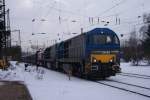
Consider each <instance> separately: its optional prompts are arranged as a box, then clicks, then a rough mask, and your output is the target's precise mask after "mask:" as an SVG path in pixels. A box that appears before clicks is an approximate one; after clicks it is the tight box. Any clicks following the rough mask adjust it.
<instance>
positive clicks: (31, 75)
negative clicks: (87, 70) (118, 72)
mask: <svg viewBox="0 0 150 100" xmlns="http://www.w3.org/2000/svg"><path fill="white" fill-rule="evenodd" d="M15 63H16V62H11V64H12V66H13V67H11V69H9V70H8V71H1V70H0V79H2V80H12V81H13V80H19V81H23V82H24V84H26V85H27V87H28V89H29V91H30V93H31V95H32V98H33V100H149V98H146V97H142V96H140V95H136V94H133V93H129V92H125V91H121V90H118V89H115V88H111V87H108V86H104V85H101V84H98V83H94V82H91V81H87V80H83V79H79V78H76V77H71V80H70V81H69V79H68V77H67V75H65V74H63V73H59V72H55V71H51V70H48V69H44V68H40V72H39V71H38V72H37V71H36V68H35V66H29V67H28V70H27V71H25V70H24V63H21V64H19V65H15ZM128 65H129V64H128V63H123V64H121V66H122V70H123V71H125V72H133V73H138V72H141V73H142V71H144V72H143V73H145V74H147V75H148V74H149V75H150V73H148V70H149V71H150V68H147V69H143V67H142V68H141V69H142V70H141V69H136V68H135V67H131V66H128ZM138 70H139V71H138ZM134 71H135V72H134ZM146 72H147V73H146ZM40 73H43V74H40ZM42 77H43V78H42ZM112 78H114V79H118V80H121V77H118V76H116V77H112ZM124 79H125V78H124ZM122 80H123V79H122ZM126 80H128V78H127V77H126ZM130 81H131V82H132V81H134V80H133V79H132V80H130ZM143 82H144V81H143Z"/></svg>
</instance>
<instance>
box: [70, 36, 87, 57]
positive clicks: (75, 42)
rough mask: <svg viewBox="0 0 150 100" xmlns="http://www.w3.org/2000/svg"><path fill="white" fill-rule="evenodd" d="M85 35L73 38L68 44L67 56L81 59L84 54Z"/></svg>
mask: <svg viewBox="0 0 150 100" xmlns="http://www.w3.org/2000/svg"><path fill="white" fill-rule="evenodd" d="M84 46H85V35H80V36H79V37H76V38H73V39H72V40H71V43H70V45H69V58H76V59H82V58H83V57H84V55H85V47H84Z"/></svg>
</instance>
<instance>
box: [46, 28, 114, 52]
mask: <svg viewBox="0 0 150 100" xmlns="http://www.w3.org/2000/svg"><path fill="white" fill-rule="evenodd" d="M90 34H105V35H115V34H116V33H115V32H114V31H112V30H111V29H109V28H94V29H92V30H90V31H87V32H84V33H83V34H80V35H77V36H75V37H72V38H69V39H67V40H64V41H62V42H60V43H56V44H54V45H51V46H49V47H47V48H46V49H48V48H50V47H52V46H55V45H59V44H62V43H64V42H66V41H69V40H71V39H73V38H77V37H79V36H81V35H90ZM46 49H45V50H46Z"/></svg>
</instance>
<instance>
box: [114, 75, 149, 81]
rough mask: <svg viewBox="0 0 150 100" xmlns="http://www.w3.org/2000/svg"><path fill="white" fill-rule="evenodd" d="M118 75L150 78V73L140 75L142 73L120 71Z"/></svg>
mask: <svg viewBox="0 0 150 100" xmlns="http://www.w3.org/2000/svg"><path fill="white" fill-rule="evenodd" d="M117 75H121V76H127V77H135V78H141V79H149V80H150V76H148V75H140V74H134V73H119V74H117Z"/></svg>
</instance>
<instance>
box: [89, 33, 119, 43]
mask: <svg viewBox="0 0 150 100" xmlns="http://www.w3.org/2000/svg"><path fill="white" fill-rule="evenodd" d="M89 43H90V44H112V43H114V44H119V40H118V38H117V36H115V35H105V34H103V35H93V36H92V37H90V39H89Z"/></svg>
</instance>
